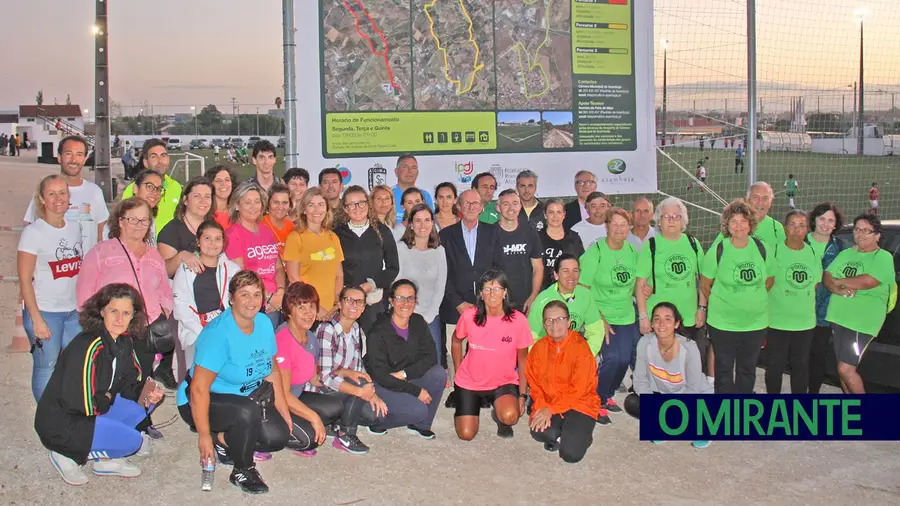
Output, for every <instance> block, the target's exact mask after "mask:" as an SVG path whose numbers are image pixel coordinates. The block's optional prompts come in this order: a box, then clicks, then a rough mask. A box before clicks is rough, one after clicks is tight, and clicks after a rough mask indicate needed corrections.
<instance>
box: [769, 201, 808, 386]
mask: <svg viewBox="0 0 900 506" xmlns="http://www.w3.org/2000/svg"><path fill="white" fill-rule="evenodd" d="M808 223H809V222H808V221H807V218H806V213H804V212H803V211H798V210H793V211H791V212H789V213H788V214H787V217H786V218H785V219H784V230H785V232H786V236H787V239H785V241H784V243H782V244H777V245H776V246H775V248H774V251H771V252H770V253H774V255H775V271H774V274H775V285H774V286H772V290H771V291H770V292H769V331H768V332H767V335H766V362H767V363H766V392H768V393H770V394H780V393H781V379H782V376H783V375H784V369H785V367H786V366H787V364H788V361H789V360H790V363H791V393H793V394H805V393H806V391H807V388H808V386H809V350H810V348H811V347H812V339H813V329H814V328H815V326H816V286H817V285H818V284H819V281H820V280H821V279H822V261H821V259H820V258H819V256H818V255H817V254H816V252H815V250H813V247H812V245H810V244H809V243H807V242H806V241H805V239H806V232H807V230H808V229H809V225H808Z"/></svg>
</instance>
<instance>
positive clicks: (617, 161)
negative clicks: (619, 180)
mask: <svg viewBox="0 0 900 506" xmlns="http://www.w3.org/2000/svg"><path fill="white" fill-rule="evenodd" d="M606 170H608V171H609V173H610V174H616V175H618V174H621V173H623V172H625V160H622V159H621V158H613V159H612V160H610V161H609V162H607V164H606Z"/></svg>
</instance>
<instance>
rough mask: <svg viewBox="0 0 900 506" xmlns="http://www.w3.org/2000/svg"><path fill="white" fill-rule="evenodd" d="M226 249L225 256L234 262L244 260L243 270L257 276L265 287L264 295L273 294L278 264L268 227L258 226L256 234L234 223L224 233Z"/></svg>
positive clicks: (272, 235) (275, 247) (275, 246)
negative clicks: (226, 240) (226, 239)
mask: <svg viewBox="0 0 900 506" xmlns="http://www.w3.org/2000/svg"><path fill="white" fill-rule="evenodd" d="M225 235H226V236H227V237H228V247H227V248H226V249H225V255H226V256H228V258H230V259H232V260H234V259H235V258H243V259H244V269H247V270H250V271H253V272H255V273H257V274H259V277H261V278H262V280H263V285H265V287H266V294H271V293H274V292H275V289H276V288H277V287H276V286H275V265H276V263H277V262H278V246H277V245H276V241H275V235H274V234H273V233H272V231H271V230H269V227H267V226H265V225H263V224H261V223H260V224H259V225H258V226H257V228H256V233H255V234H254V233H253V232H251V231H249V230H247V229H246V228H244V226H243V225H241V224H240V223H235V224H234V225H232V226H231V227H229V228H228V231H227V232H225Z"/></svg>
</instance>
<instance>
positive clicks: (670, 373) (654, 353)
mask: <svg viewBox="0 0 900 506" xmlns="http://www.w3.org/2000/svg"><path fill="white" fill-rule="evenodd" d="M681 324H682V319H681V313H679V312H678V308H676V307H675V305H674V304H672V303H670V302H660V303H659V304H657V305H656V307H654V308H653V313H652V314H651V316H650V325H651V327H652V328H653V333H652V334H647V335H645V336H643V337H642V338H641V340H640V341H638V346H637V363H636V364H635V366H634V393H633V394H628V397H626V398H625V412H627V413H628V414H629V415H631V416H633V417H635V418H640V416H641V399H640V396H641V395H644V394H656V393H661V394H711V393H713V387H712V385H710V384H709V380H707V379H706V376H705V375H704V374H703V369H702V366H703V362H702V360H701V359H700V349H699V348H697V344H696V343H695V342H694V341H692V340H690V339H688V338H686V337H684V336H682V335H681V334H677V333H676V330H678V329H679V328H681ZM691 444H692V445H693V446H694V448H706V447H707V446H709V441H694V442H693V443H691Z"/></svg>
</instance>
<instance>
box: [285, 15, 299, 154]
mask: <svg viewBox="0 0 900 506" xmlns="http://www.w3.org/2000/svg"><path fill="white" fill-rule="evenodd" d="M281 6H282V7H281V12H282V14H281V16H282V22H283V24H284V32H283V35H282V37H283V38H284V51H283V52H284V130H285V131H284V166H285V167H286V168H288V169H290V168H293V167H299V165H300V163H299V157H298V155H297V85H296V82H295V79H296V69H295V64H294V53H295V51H296V48H297V44H296V42H295V41H294V35H295V32H296V30H295V29H294V0H282V2H281Z"/></svg>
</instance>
